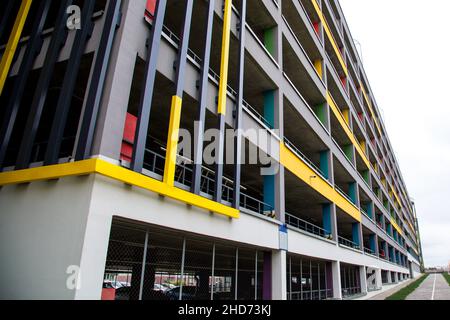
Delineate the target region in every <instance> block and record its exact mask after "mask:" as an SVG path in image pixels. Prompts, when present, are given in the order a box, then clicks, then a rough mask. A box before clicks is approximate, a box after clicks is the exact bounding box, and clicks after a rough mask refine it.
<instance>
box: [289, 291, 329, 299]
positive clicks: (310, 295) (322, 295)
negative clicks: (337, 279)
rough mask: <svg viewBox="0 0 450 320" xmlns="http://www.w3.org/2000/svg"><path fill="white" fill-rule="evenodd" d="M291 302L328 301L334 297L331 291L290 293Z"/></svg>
mask: <svg viewBox="0 0 450 320" xmlns="http://www.w3.org/2000/svg"><path fill="white" fill-rule="evenodd" d="M288 297H289V300H293V301H299V300H326V299H329V298H332V297H333V291H332V290H331V289H323V290H308V291H295V292H288Z"/></svg>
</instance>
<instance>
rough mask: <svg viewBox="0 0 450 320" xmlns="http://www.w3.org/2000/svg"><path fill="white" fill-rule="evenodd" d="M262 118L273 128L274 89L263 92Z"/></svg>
mask: <svg viewBox="0 0 450 320" xmlns="http://www.w3.org/2000/svg"><path fill="white" fill-rule="evenodd" d="M264 118H265V119H266V120H267V122H268V123H269V125H270V126H271V127H272V128H275V91H274V90H269V91H266V92H264Z"/></svg>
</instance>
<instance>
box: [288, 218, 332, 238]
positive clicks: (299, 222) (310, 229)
mask: <svg viewBox="0 0 450 320" xmlns="http://www.w3.org/2000/svg"><path fill="white" fill-rule="evenodd" d="M285 218H286V224H288V225H290V226H291V227H294V228H296V229H299V230H302V231H305V232H307V233H310V234H313V235H316V236H319V237H321V238H325V239H328V240H332V239H333V236H332V234H331V233H330V232H328V231H327V230H325V229H323V228H321V227H318V226H316V225H315V224H312V223H310V222H307V221H305V220H303V219H300V218H298V217H296V216H294V215H292V214H289V213H287V212H286V213H285Z"/></svg>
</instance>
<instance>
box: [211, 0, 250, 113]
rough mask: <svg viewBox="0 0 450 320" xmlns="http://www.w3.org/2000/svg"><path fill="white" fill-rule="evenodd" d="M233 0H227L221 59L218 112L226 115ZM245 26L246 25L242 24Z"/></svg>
mask: <svg viewBox="0 0 450 320" xmlns="http://www.w3.org/2000/svg"><path fill="white" fill-rule="evenodd" d="M231 5H232V0H225V10H224V15H223V34H222V58H221V61H220V82H219V99H218V104H217V112H218V113H219V115H225V114H226V110H227V85H228V63H229V60H230V27H231V8H232V6H231ZM242 28H245V26H242Z"/></svg>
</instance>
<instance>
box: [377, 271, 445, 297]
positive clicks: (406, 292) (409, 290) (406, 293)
mask: <svg viewBox="0 0 450 320" xmlns="http://www.w3.org/2000/svg"><path fill="white" fill-rule="evenodd" d="M427 277H428V274H426V275H423V276H421V277H420V278H419V279H417V280H416V281H414V282H413V283H410V284H409V285H408V286H406V287H404V288H403V289H401V290H400V291H397V292H396V293H394V294H393V295H391V296H389V297H387V298H386V300H405V299H406V297H407V296H409V295H410V294H411V293H412V292H413V291H414V290H416V289H417V288H418V287H419V286H420V285H421V284H422V282H424V281H425V279H426V278H427ZM447 281H448V280H447Z"/></svg>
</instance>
